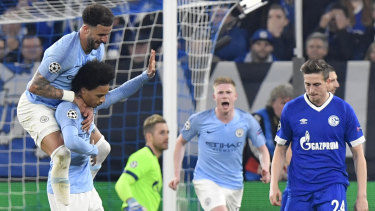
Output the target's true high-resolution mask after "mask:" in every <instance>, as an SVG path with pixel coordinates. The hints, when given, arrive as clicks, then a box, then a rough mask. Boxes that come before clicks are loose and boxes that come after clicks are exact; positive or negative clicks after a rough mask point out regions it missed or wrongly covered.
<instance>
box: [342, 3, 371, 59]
mask: <svg viewBox="0 0 375 211" xmlns="http://www.w3.org/2000/svg"><path fill="white" fill-rule="evenodd" d="M341 2H342V4H343V5H345V7H346V8H347V9H348V11H349V18H350V23H351V25H352V26H353V28H352V33H353V34H354V37H355V41H356V47H355V48H354V49H353V50H354V53H353V58H352V59H354V60H362V59H363V58H364V57H365V54H366V50H367V48H368V46H369V45H370V44H371V42H372V41H373V38H374V28H373V26H372V21H373V20H372V17H371V6H372V5H371V0H341Z"/></svg>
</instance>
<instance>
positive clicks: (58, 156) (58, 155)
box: [51, 145, 70, 169]
mask: <svg viewBox="0 0 375 211" xmlns="http://www.w3.org/2000/svg"><path fill="white" fill-rule="evenodd" d="M51 158H52V161H53V164H54V166H56V167H59V168H61V169H65V168H69V165H70V150H69V149H68V148H67V147H66V146H64V145H62V146H60V147H59V148H57V149H56V150H55V151H54V152H53V153H52V156H51Z"/></svg>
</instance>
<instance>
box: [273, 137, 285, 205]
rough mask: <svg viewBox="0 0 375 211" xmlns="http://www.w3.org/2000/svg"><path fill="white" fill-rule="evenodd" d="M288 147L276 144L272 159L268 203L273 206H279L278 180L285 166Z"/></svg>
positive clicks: (280, 195)
mask: <svg viewBox="0 0 375 211" xmlns="http://www.w3.org/2000/svg"><path fill="white" fill-rule="evenodd" d="M287 149H288V146H282V145H279V144H277V145H276V148H275V152H274V154H273V158H272V166H271V184H270V194H269V198H270V203H271V204H272V205H274V206H280V205H281V198H282V194H281V191H280V189H279V178H280V175H281V172H282V170H283V167H284V164H285V156H286V151H287Z"/></svg>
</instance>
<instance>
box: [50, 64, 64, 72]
mask: <svg viewBox="0 0 375 211" xmlns="http://www.w3.org/2000/svg"><path fill="white" fill-rule="evenodd" d="M48 70H49V72H50V73H58V72H59V71H60V70H61V66H60V64H59V63H57V62H52V63H51V64H49V67H48Z"/></svg>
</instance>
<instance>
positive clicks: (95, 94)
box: [47, 51, 155, 211]
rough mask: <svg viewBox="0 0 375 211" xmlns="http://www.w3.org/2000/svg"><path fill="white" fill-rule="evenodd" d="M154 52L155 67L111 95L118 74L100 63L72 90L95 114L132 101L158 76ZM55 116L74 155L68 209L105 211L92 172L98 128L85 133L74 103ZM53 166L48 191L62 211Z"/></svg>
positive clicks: (77, 79)
mask: <svg viewBox="0 0 375 211" xmlns="http://www.w3.org/2000/svg"><path fill="white" fill-rule="evenodd" d="M154 53H155V52H154V51H152V56H151V58H150V64H151V65H150V66H151V68H149V69H148V70H147V71H145V72H143V73H142V74H141V75H139V76H137V77H135V78H134V79H132V80H130V81H127V82H126V83H124V84H122V85H121V86H120V87H118V88H116V89H114V90H112V91H110V92H108V91H109V82H110V81H111V80H113V78H114V75H115V73H114V70H113V68H112V67H111V66H110V65H108V64H105V63H103V62H99V61H97V60H94V61H90V62H87V63H86V64H85V65H84V66H83V67H82V68H81V69H80V70H79V72H78V74H77V75H76V77H75V78H74V79H73V81H72V90H73V91H74V92H75V94H76V95H77V96H79V97H80V98H81V99H82V100H83V102H84V103H85V104H86V105H88V106H90V107H92V108H95V111H96V110H98V109H101V108H108V107H109V106H110V105H112V104H114V103H116V102H118V101H120V100H122V99H125V98H128V97H129V96H130V95H132V94H133V93H134V92H135V91H136V90H138V89H139V88H140V87H141V86H142V85H143V84H144V83H145V82H146V81H148V79H149V77H148V75H150V74H151V75H154V74H155V68H154V64H155V63H154V62H153V61H154V58H155V54H154ZM87 79H90V80H87ZM55 117H56V121H57V123H58V125H59V127H60V128H61V131H62V135H63V138H64V142H65V146H66V147H67V148H68V149H69V150H70V152H71V163H70V166H69V181H70V201H71V202H70V205H69V206H68V210H70V211H75V210H82V211H85V210H103V207H102V203H101V202H102V201H101V199H100V197H99V195H98V193H97V192H96V190H95V188H94V186H93V179H92V176H91V170H90V157H91V158H92V161H93V163H92V164H94V163H95V162H96V158H97V155H98V147H97V146H96V145H94V144H92V143H91V141H90V140H92V137H91V136H92V135H91V134H92V131H93V130H95V125H94V124H92V125H91V127H90V129H89V131H88V132H86V131H84V130H82V129H81V123H82V121H83V119H84V117H83V116H82V114H81V113H80V109H79V107H78V106H77V105H76V104H74V103H72V102H62V103H60V104H59V105H58V106H57V109H56V112H55ZM51 165H52V166H51V169H50V172H49V174H48V175H49V177H48V184H47V192H48V201H49V203H50V207H51V210H52V211H54V210H59V208H58V206H57V204H56V197H55V195H54V190H53V189H52V184H53V182H54V178H52V177H51V172H52V171H53V170H52V169H53V166H54V165H59V164H58V163H55V162H52V163H51Z"/></svg>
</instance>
